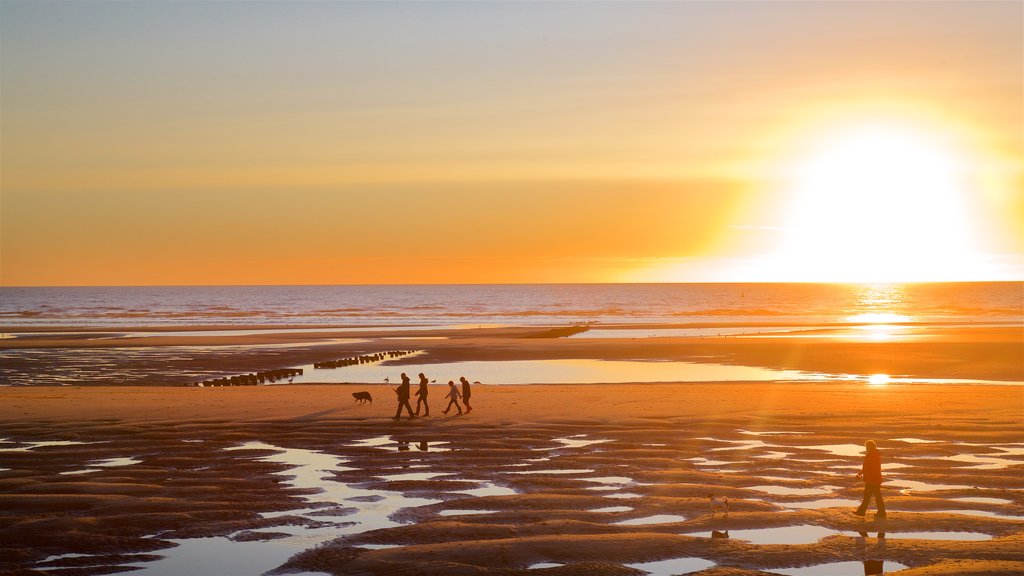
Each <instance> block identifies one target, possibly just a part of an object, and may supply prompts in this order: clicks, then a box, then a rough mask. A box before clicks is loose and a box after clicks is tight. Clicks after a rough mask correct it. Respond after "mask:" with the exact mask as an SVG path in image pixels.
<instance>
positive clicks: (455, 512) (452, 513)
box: [437, 510, 497, 516]
mask: <svg viewBox="0 0 1024 576" xmlns="http://www.w3.org/2000/svg"><path fill="white" fill-rule="evenodd" d="M496 512H497V510H441V511H440V512H438V513H437V515H438V516H476V515H479V514H494V513H496Z"/></svg>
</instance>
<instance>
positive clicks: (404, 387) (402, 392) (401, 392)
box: [394, 372, 415, 420]
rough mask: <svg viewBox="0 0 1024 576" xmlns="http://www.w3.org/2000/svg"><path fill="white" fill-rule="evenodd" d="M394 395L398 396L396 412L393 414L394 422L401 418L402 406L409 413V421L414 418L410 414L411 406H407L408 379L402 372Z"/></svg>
mask: <svg viewBox="0 0 1024 576" xmlns="http://www.w3.org/2000/svg"><path fill="white" fill-rule="evenodd" d="M395 394H398V410H397V411H396V412H395V417H394V420H398V419H399V418H401V417H402V406H405V409H406V410H408V411H409V419H413V418H415V416H413V414H412V406H409V377H408V376H406V375H405V372H402V383H401V384H399V385H398V388H396V389H395Z"/></svg>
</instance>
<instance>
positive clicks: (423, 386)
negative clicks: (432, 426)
mask: <svg viewBox="0 0 1024 576" xmlns="http://www.w3.org/2000/svg"><path fill="white" fill-rule="evenodd" d="M416 396H417V397H418V398H419V400H417V401H416V415H417V416H419V415H420V405H421V404H422V405H423V409H424V413H423V415H424V416H430V406H428V405H427V377H426V376H424V375H423V372H420V387H419V388H417V389H416Z"/></svg>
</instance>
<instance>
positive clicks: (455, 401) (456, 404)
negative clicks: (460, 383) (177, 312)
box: [452, 398, 462, 415]
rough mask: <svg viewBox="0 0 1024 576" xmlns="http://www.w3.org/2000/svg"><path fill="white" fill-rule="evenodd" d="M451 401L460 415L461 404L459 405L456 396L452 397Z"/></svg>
mask: <svg viewBox="0 0 1024 576" xmlns="http://www.w3.org/2000/svg"><path fill="white" fill-rule="evenodd" d="M452 402H454V403H455V409H456V410H458V411H459V415H462V406H459V400H458V398H452Z"/></svg>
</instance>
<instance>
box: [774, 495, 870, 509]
mask: <svg viewBox="0 0 1024 576" xmlns="http://www.w3.org/2000/svg"><path fill="white" fill-rule="evenodd" d="M858 504H860V500H849V499H846V498H821V499H819V500H805V501H803V502H786V503H784V504H782V506H785V507H786V508H796V509H800V510H803V509H818V508H839V507H846V506H857V505H858Z"/></svg>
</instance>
